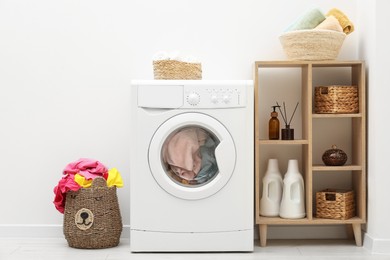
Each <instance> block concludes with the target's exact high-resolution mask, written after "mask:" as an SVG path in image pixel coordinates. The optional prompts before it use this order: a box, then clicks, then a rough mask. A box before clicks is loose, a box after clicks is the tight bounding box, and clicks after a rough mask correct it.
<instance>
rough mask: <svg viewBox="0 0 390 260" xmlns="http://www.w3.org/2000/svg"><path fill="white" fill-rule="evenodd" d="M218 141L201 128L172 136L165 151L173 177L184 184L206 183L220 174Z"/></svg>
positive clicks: (189, 128)
mask: <svg viewBox="0 0 390 260" xmlns="http://www.w3.org/2000/svg"><path fill="white" fill-rule="evenodd" d="M218 144H219V141H218V140H216V138H215V137H214V136H213V135H212V134H209V133H208V132H207V131H206V130H205V129H203V128H201V127H185V128H181V129H179V130H178V131H176V132H174V133H173V134H171V135H170V136H169V137H168V138H167V140H166V141H165V143H164V145H163V149H162V160H163V162H164V164H165V166H166V170H167V171H168V172H169V173H170V176H171V177H172V178H173V179H174V180H176V181H178V182H180V183H182V184H190V185H197V184H202V183H206V182H207V181H209V180H211V179H212V178H213V177H215V175H216V174H217V173H218V165H217V161H216V159H215V148H216V147H217V146H218Z"/></svg>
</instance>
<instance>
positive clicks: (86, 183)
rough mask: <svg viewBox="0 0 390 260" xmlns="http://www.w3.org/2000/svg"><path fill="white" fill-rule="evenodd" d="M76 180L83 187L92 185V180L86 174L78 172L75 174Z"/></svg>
mask: <svg viewBox="0 0 390 260" xmlns="http://www.w3.org/2000/svg"><path fill="white" fill-rule="evenodd" d="M74 181H75V182H77V184H78V185H80V186H81V187H83V188H89V187H91V185H92V180H86V179H85V177H84V176H82V175H80V174H78V173H76V174H75V175H74Z"/></svg>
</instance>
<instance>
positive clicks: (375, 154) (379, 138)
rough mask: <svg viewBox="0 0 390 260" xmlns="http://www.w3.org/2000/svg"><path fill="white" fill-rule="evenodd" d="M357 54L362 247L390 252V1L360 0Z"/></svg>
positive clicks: (380, 251) (378, 251)
mask: <svg viewBox="0 0 390 260" xmlns="http://www.w3.org/2000/svg"><path fill="white" fill-rule="evenodd" d="M359 7H360V11H359V16H360V18H359V21H360V22H359V25H360V27H361V28H362V33H361V34H360V37H359V42H360V47H359V55H360V56H361V57H362V59H365V60H366V61H367V64H368V77H367V87H368V104H369V110H368V174H369V178H368V224H367V233H366V236H365V246H366V247H367V248H369V249H371V250H372V251H373V252H375V253H387V254H390V225H389V221H388V216H389V215H390V207H389V206H388V205H389V202H388V195H389V185H388V184H389V183H390V175H389V174H388V167H387V164H386V162H387V160H388V159H387V155H388V153H387V151H388V145H389V143H390V136H389V134H388V133H387V131H386V127H383V125H384V124H385V120H387V118H389V116H388V114H389V113H390V108H389V107H388V106H387V102H388V99H387V97H388V96H389V95H390V88H389V87H388V82H387V81H388V70H389V69H388V68H389V65H388V61H389V60H390V53H389V52H388V51H387V50H386V48H388V46H389V45H390V38H389V35H388V34H387V33H384V31H383V30H382V26H383V25H384V24H387V19H388V13H387V10H388V9H389V8H390V2H388V1H386V0H376V1H362V0H361V1H360V2H359Z"/></svg>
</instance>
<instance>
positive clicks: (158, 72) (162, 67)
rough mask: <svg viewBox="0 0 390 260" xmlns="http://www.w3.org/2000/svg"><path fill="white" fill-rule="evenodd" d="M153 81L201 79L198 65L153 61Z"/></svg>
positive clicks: (171, 61) (175, 61)
mask: <svg viewBox="0 0 390 260" xmlns="http://www.w3.org/2000/svg"><path fill="white" fill-rule="evenodd" d="M153 72H154V79H188V80H189V79H202V66H201V64H200V63H190V62H182V61H177V60H156V61H153Z"/></svg>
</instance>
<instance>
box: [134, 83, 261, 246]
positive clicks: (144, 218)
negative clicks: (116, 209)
mask: <svg viewBox="0 0 390 260" xmlns="http://www.w3.org/2000/svg"><path fill="white" fill-rule="evenodd" d="M130 120H132V123H133V127H132V128H133V129H132V131H133V132H132V133H131V134H132V142H131V162H130V164H131V169H130V177H131V178H130V247H131V251H133V252H145V251H154V252H158V251H253V226H254V221H253V206H254V203H253V196H254V194H253V188H254V187H253V186H254V183H253V179H254V174H253V173H254V170H253V160H254V158H253V156H254V154H253V150H254V144H253V139H254V138H253V134H254V133H253V82H252V81H251V80H245V81H206V80H194V81H192V80H185V81H180V80H150V81H132V86H131V119H130Z"/></svg>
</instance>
